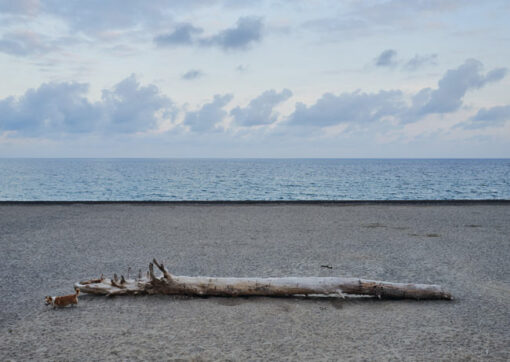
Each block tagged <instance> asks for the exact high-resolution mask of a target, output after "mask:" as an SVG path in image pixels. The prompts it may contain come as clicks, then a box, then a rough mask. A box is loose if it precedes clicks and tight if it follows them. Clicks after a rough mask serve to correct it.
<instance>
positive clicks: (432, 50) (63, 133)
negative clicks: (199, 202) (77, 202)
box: [0, 0, 510, 158]
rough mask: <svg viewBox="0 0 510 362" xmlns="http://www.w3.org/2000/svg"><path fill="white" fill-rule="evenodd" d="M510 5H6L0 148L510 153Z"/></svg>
mask: <svg viewBox="0 0 510 362" xmlns="http://www.w3.org/2000/svg"><path fill="white" fill-rule="evenodd" d="M509 17H510V2H509V1H508V0H487V1H475V0H462V1H460V0H415V1H408V0H384V1H383V0H366V1H360V0H356V1H354V0H352V1H340V0H331V1H326V0H308V1H306V0H273V1H265V0H250V1H242V0H237V1H236V0H152V1H138V0H89V1H81V0H66V1H61V0H0V76H1V81H0V157H282V158H287V157H333V158H357V157H360V158H485V157H494V158H508V157H510V91H509V90H510V74H509V69H510V22H508V18H509Z"/></svg>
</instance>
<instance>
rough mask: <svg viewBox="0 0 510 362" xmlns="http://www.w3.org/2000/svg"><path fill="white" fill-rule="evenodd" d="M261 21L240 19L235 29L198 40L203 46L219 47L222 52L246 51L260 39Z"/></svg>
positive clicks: (248, 18) (251, 18)
mask: <svg viewBox="0 0 510 362" xmlns="http://www.w3.org/2000/svg"><path fill="white" fill-rule="evenodd" d="M262 29H263V24H262V19H261V18H257V17H250V16H247V17H241V18H239V19H238V20H237V24H236V26H235V27H232V28H228V29H225V30H222V31H220V32H219V33H218V34H216V35H213V36H210V37H206V38H202V39H200V44H201V45H203V46H219V47H221V48H222V49H224V50H230V49H246V48H248V47H249V46H250V45H251V44H253V43H255V42H258V41H260V40H261V39H262Z"/></svg>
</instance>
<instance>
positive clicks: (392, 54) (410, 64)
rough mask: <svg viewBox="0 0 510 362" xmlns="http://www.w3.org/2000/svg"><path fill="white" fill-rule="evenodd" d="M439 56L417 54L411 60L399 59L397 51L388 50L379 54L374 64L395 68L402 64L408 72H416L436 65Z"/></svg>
mask: <svg viewBox="0 0 510 362" xmlns="http://www.w3.org/2000/svg"><path fill="white" fill-rule="evenodd" d="M436 59H437V54H423V55H420V54H416V55H415V56H414V57H412V58H411V59H409V60H407V61H406V60H403V59H401V60H399V59H397V51H396V50H394V49H386V50H384V51H383V52H381V54H379V55H378V56H377V57H376V58H375V59H374V63H375V65H376V66H377V67H387V68H393V67H396V66H397V65H399V64H402V63H403V64H402V69H403V70H406V71H415V70H418V69H420V68H422V67H424V66H427V65H436V64H437V63H436Z"/></svg>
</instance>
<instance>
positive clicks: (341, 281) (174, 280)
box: [75, 259, 453, 300]
mask: <svg viewBox="0 0 510 362" xmlns="http://www.w3.org/2000/svg"><path fill="white" fill-rule="evenodd" d="M153 262H154V263H150V264H149V271H148V272H147V275H146V276H145V277H142V275H141V272H139V274H138V278H136V279H125V278H124V276H121V277H120V279H119V278H118V277H117V275H116V274H114V277H113V279H107V278H104V277H103V276H101V278H99V279H92V280H87V281H83V282H79V283H76V284H75V287H77V288H80V290H81V291H82V292H85V293H91V294H102V295H108V296H115V295H137V294H168V295H172V294H174V295H175V294H182V295H194V296H224V297H237V296H272V297H288V296H296V295H305V296H308V295H325V296H342V297H343V296H344V295H345V294H354V295H369V296H375V297H378V298H396V299H445V300H451V299H453V298H452V296H451V294H450V293H448V292H446V291H444V290H443V289H442V288H441V287H440V286H439V285H432V284H404V283H390V282H383V281H375V280H365V279H359V278H337V277H284V278H215V277H188V276H176V275H171V274H170V273H169V272H168V270H167V269H166V268H165V267H164V265H163V264H160V263H158V262H157V261H156V259H154V260H153ZM154 265H156V267H157V268H158V269H159V270H160V271H161V272H162V273H163V275H162V276H160V277H157V276H156V275H155V274H154Z"/></svg>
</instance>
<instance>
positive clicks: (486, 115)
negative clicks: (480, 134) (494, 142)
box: [460, 105, 510, 129]
mask: <svg viewBox="0 0 510 362" xmlns="http://www.w3.org/2000/svg"><path fill="white" fill-rule="evenodd" d="M508 120H510V105H507V106H496V107H492V108H482V109H480V110H479V111H478V112H477V113H476V114H475V115H474V116H473V117H471V118H470V119H469V120H468V121H467V122H463V123H461V124H460V127H462V128H466V129H476V128H487V127H498V126H502V125H504V124H505V123H506V121H508Z"/></svg>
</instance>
